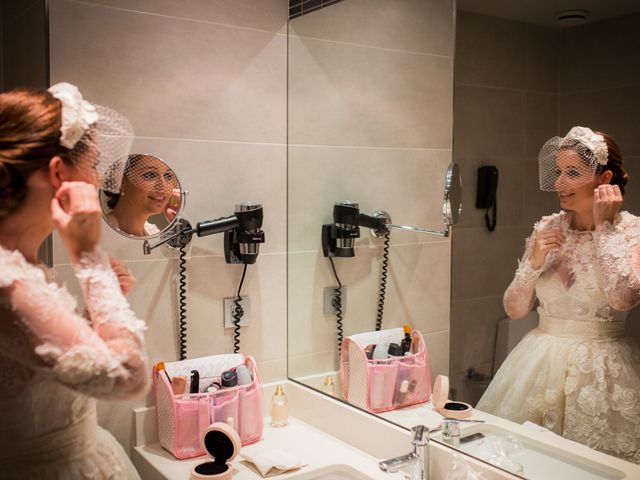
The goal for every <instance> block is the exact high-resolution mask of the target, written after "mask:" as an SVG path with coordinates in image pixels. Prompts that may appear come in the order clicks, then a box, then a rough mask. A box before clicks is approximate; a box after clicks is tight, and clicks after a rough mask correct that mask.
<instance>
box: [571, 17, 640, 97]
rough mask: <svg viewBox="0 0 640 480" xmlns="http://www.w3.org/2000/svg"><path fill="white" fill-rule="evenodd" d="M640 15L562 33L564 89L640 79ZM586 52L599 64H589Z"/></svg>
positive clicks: (577, 88)
mask: <svg viewBox="0 0 640 480" xmlns="http://www.w3.org/2000/svg"><path fill="white" fill-rule="evenodd" d="M638 21H640V14H634V15H628V16H624V17H619V18H614V19H610V20H605V21H602V22H597V23H594V24H590V25H589V24H588V25H584V26H581V27H576V28H570V29H567V30H564V31H563V32H562V43H561V47H560V48H561V52H560V62H561V73H560V92H561V93H574V92H576V91H581V90H591V89H601V88H613V87H618V86H622V85H630V84H637V83H638V82H640V56H639V55H638V54H637V52H638V51H640V31H638ZM585 52H589V58H595V59H598V60H597V65H594V66H590V65H588V63H585Z"/></svg>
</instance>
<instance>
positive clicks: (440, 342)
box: [423, 330, 449, 382]
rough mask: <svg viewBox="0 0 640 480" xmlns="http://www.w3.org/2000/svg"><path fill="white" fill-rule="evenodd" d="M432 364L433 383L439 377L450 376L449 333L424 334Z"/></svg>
mask: <svg viewBox="0 0 640 480" xmlns="http://www.w3.org/2000/svg"><path fill="white" fill-rule="evenodd" d="M423 336H424V343H425V344H426V345H427V352H428V353H429V362H430V363H431V381H432V382H433V381H434V380H435V379H436V376H438V375H449V331H448V330H446V331H442V332H434V333H426V334H425V333H423Z"/></svg>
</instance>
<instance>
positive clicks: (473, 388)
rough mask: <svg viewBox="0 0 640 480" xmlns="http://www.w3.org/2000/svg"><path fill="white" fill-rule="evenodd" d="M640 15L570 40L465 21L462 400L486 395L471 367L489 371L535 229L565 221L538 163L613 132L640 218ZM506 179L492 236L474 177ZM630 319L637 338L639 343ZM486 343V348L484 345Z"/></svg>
mask: <svg viewBox="0 0 640 480" xmlns="http://www.w3.org/2000/svg"><path fill="white" fill-rule="evenodd" d="M639 20H640V15H633V16H628V17H622V18H618V19H612V20H607V21H604V22H598V23H595V24H591V25H586V26H584V27H577V28H571V29H566V30H562V31H558V30H552V29H547V28H541V27H535V26H531V25H526V24H523V23H519V22H514V21H509V20H504V19H499V18H496V17H489V16H483V15H478V14H474V13H468V12H458V23H457V33H456V34H457V38H456V40H457V44H456V65H455V77H456V81H455V106H454V119H455V121H454V139H455V141H454V150H453V154H454V158H455V159H456V160H457V161H458V162H459V163H460V164H461V167H462V172H463V178H464V179H465V180H466V184H465V188H464V191H465V199H464V200H465V207H466V208H465V209H464V213H463V215H462V217H461V222H460V225H459V226H458V227H457V228H456V232H455V235H454V237H453V242H452V263H453V270H452V312H451V357H452V358H451V370H452V377H453V378H452V384H453V386H454V388H456V389H458V397H459V398H463V399H465V400H467V401H470V402H475V401H476V400H477V399H478V398H479V395H480V394H481V393H482V391H481V389H480V388H478V386H477V385H475V384H473V383H472V382H468V381H466V380H464V375H465V373H466V371H467V369H468V368H469V367H475V368H477V369H479V370H480V371H484V372H487V373H488V372H490V370H491V362H492V358H493V348H494V339H495V329H496V325H497V322H498V321H499V320H500V319H501V318H504V317H505V316H506V315H505V313H504V310H503V308H502V295H503V293H504V290H505V289H506V287H507V286H508V284H509V282H510V281H511V279H512V277H513V273H514V271H515V268H516V258H517V257H519V256H521V254H522V250H523V247H524V239H525V237H526V236H528V235H529V234H530V232H531V228H532V225H533V223H534V222H535V221H536V220H538V219H539V218H540V216H542V215H544V214H548V213H550V212H554V211H558V209H559V207H558V204H557V201H556V199H555V196H553V195H552V194H544V193H542V192H540V191H539V189H538V183H537V182H538V173H537V154H538V150H539V148H540V146H541V145H542V144H543V142H544V141H545V140H547V139H548V138H549V137H551V136H553V135H561V134H564V133H566V132H567V131H568V130H569V129H570V128H571V127H572V126H574V125H584V126H589V127H591V128H594V129H601V130H604V131H607V132H609V133H611V134H612V135H613V136H614V138H615V139H616V140H617V141H618V142H619V144H620V147H621V149H622V153H623V157H624V160H625V164H626V167H627V169H628V170H629V172H630V174H631V181H630V183H629V186H628V191H627V194H626V196H625V208H626V209H628V210H629V211H631V212H632V213H635V214H638V213H639V212H640V188H638V187H637V185H636V184H635V181H634V179H635V177H636V176H637V175H640V168H638V166H637V164H638V160H640V141H639V140H638V135H637V124H638V122H637V112H638V111H639V110H640V57H639V56H638V55H636V54H635V53H628V52H636V51H637V50H638V49H639V48H640V33H638V30H637V28H635V27H636V25H637V22H638V21H639ZM485 164H494V165H497V166H498V168H499V169H500V186H499V190H498V228H497V229H496V231H495V232H493V233H489V232H487V230H486V229H485V228H484V227H483V214H484V212H483V211H481V210H476V209H475V208H474V203H475V192H476V169H477V167H478V166H480V165H485ZM638 316H640V315H639V314H638V313H637V312H636V311H634V312H632V313H631V318H630V319H629V321H628V325H629V327H630V330H631V331H632V333H633V334H634V335H635V336H636V337H640V327H638V326H637V325H638V322H637V321H634V319H635V317H638ZM479 338H481V339H484V341H478V339H479Z"/></svg>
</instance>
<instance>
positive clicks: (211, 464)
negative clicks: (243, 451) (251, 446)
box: [190, 422, 241, 480]
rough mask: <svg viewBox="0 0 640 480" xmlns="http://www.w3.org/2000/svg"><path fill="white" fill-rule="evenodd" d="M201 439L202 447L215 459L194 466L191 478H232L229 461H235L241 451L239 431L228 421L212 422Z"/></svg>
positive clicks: (197, 479)
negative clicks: (227, 422)
mask: <svg viewBox="0 0 640 480" xmlns="http://www.w3.org/2000/svg"><path fill="white" fill-rule="evenodd" d="M200 441H201V443H202V449H203V450H204V451H205V452H207V453H209V455H211V456H212V457H213V461H206V462H203V463H200V464H198V465H196V466H195V467H193V470H192V471H191V477H190V478H191V480H200V479H203V478H208V479H212V478H213V479H215V480H231V476H232V473H231V472H232V467H231V464H230V463H228V462H231V461H233V459H234V458H236V457H237V456H238V453H240V447H241V442H240V437H239V436H238V433H237V432H236V431H235V430H234V429H233V428H231V427H230V426H229V425H227V424H226V423H222V422H217V423H212V424H211V425H209V427H208V428H207V429H206V430H205V432H204V435H202V438H201V439H200Z"/></svg>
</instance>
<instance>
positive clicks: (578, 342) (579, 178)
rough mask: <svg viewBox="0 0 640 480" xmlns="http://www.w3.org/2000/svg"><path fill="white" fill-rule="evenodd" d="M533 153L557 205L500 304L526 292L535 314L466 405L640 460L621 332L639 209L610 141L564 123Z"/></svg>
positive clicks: (638, 382)
mask: <svg viewBox="0 0 640 480" xmlns="http://www.w3.org/2000/svg"><path fill="white" fill-rule="evenodd" d="M539 164H540V188H541V189H542V190H544V191H556V192H557V195H558V197H559V200H560V207H561V209H562V210H561V211H560V213H556V214H554V215H550V216H547V217H543V218H542V219H541V220H540V221H539V222H538V223H536V225H535V226H534V228H533V233H532V235H531V237H529V239H528V240H527V243H526V248H525V252H524V255H523V257H522V260H521V261H520V262H519V267H518V270H517V271H516V274H515V278H514V279H513V281H512V282H511V284H510V285H509V287H508V289H507V291H506V292H505V295H504V307H505V311H506V312H507V314H508V315H509V317H511V318H513V319H518V318H522V317H524V316H525V315H526V314H527V313H528V312H529V311H530V310H531V309H532V308H533V306H534V305H535V303H536V301H537V302H538V305H539V306H538V314H539V317H540V323H539V325H538V327H537V328H536V329H534V330H532V331H531V332H530V333H529V334H527V335H526V336H525V338H523V339H522V341H521V342H520V343H519V344H518V345H517V346H516V347H515V348H514V350H513V351H512V352H511V354H510V355H509V356H508V357H507V359H506V360H505V362H504V363H503V364H502V366H501V367H500V369H499V370H498V372H497V373H496V375H495V377H494V379H493V380H492V382H491V384H490V385H489V388H488V389H487V391H486V392H485V394H484V395H483V397H482V398H481V399H480V402H479V403H478V405H477V408H478V409H480V410H483V411H485V412H488V413H492V414H494V415H497V416H500V417H503V418H507V419H509V420H512V421H514V422H518V423H522V422H525V421H531V422H535V423H537V424H539V425H542V426H544V427H546V428H548V429H549V430H551V431H553V432H555V433H557V434H560V435H562V436H564V437H566V438H569V439H571V440H574V441H576V442H580V443H583V444H585V445H588V446H589V447H592V448H594V449H596V450H599V451H602V452H605V453H607V454H610V455H614V456H616V457H619V458H623V459H625V460H628V461H631V462H635V463H640V348H639V347H638V345H637V344H636V342H635V341H633V340H632V339H630V338H628V337H627V336H625V316H626V311H628V310H629V309H631V308H632V307H634V306H635V305H637V304H638V303H639V302H640V282H639V280H638V278H639V277H638V275H637V272H636V271H635V269H636V268H639V267H638V266H640V219H639V218H638V217H635V216H634V215H631V214H630V213H627V212H624V211H620V207H621V205H622V195H623V194H624V187H625V184H626V183H627V174H626V172H625V171H624V169H623V167H622V159H621V156H620V151H619V148H618V146H617V145H616V144H615V142H614V141H613V140H612V139H611V138H610V137H609V136H608V135H607V134H605V133H601V132H593V131H591V130H590V129H588V128H584V127H574V128H573V129H571V130H570V131H569V133H568V134H567V135H566V136H565V137H554V138H552V139H550V140H549V141H548V142H547V143H546V144H545V145H544V146H543V148H542V150H541V152H540V156H539ZM639 269H640V268H639Z"/></svg>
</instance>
